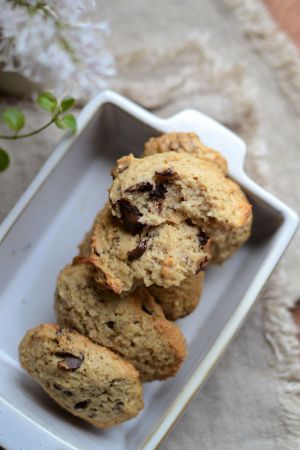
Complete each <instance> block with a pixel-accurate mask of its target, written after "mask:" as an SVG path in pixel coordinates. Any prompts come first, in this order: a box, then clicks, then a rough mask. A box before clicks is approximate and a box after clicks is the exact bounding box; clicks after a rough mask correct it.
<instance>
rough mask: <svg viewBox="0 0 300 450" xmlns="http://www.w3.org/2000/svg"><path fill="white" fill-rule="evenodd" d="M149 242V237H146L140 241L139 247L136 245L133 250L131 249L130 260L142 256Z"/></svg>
mask: <svg viewBox="0 0 300 450" xmlns="http://www.w3.org/2000/svg"><path fill="white" fill-rule="evenodd" d="M147 243H148V239H145V240H144V241H140V242H139V243H138V245H137V247H135V248H134V249H133V250H130V251H129V252H128V253H127V258H128V261H134V260H135V259H138V258H140V257H141V256H142V255H143V254H144V253H145V251H146V250H147Z"/></svg>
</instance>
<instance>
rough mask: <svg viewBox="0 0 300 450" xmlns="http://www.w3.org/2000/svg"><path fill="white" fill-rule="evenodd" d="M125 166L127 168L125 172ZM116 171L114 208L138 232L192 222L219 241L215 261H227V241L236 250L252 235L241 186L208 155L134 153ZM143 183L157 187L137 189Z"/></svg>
mask: <svg viewBox="0 0 300 450" xmlns="http://www.w3.org/2000/svg"><path fill="white" fill-rule="evenodd" d="M119 164H120V167H123V168H124V167H125V169H124V170H122V171H121V172H118V167H119ZM114 175H115V179H114V181H113V183H112V186H111V188H110V193H109V199H110V205H111V211H112V214H113V215H114V216H116V217H118V218H119V219H120V220H121V221H122V222H123V224H124V226H125V227H126V228H127V229H128V230H129V231H130V232H131V233H132V234H136V233H137V232H138V231H137V230H145V229H147V228H148V227H153V226H158V225H162V224H166V223H167V224H177V225H178V224H180V223H182V222H183V221H186V220H190V221H191V222H192V223H194V224H197V225H198V226H200V227H201V228H202V232H204V233H205V234H206V236H208V237H210V238H211V241H212V242H214V246H213V248H212V251H213V253H212V256H213V260H214V262H222V260H223V259H224V255H225V254H226V252H227V250H224V249H223V245H225V244H226V246H227V248H230V252H231V253H232V252H233V251H234V250H236V249H237V248H238V247H239V246H240V245H241V244H242V243H243V242H244V241H245V240H246V239H247V238H248V236H249V234H250V229H251V223H252V211H251V205H250V204H249V202H248V201H247V199H246V197H245V195H244V194H243V192H242V190H241V188H240V187H239V186H238V185H237V184H236V183H235V182H234V181H232V180H230V179H229V178H227V177H225V176H224V174H223V173H222V172H221V171H220V170H219V169H217V168H216V167H215V166H214V165H213V164H211V162H207V161H205V159H201V158H198V157H196V156H194V155H193V154H188V153H174V152H166V153H158V154H153V155H151V156H148V157H145V158H142V159H139V158H134V157H133V156H132V155H129V156H126V157H124V158H121V160H119V162H118V165H117V168H116V169H115V170H114ZM141 183H147V184H151V186H152V190H151V191H150V190H148V191H147V192H140V191H138V190H136V189H133V187H136V186H138V185H141ZM125 205H126V208H125V207H124V206H125ZM129 211H130V214H129ZM133 217H134V220H133ZM129 222H130V223H129Z"/></svg>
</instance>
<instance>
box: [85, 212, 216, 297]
mask: <svg viewBox="0 0 300 450" xmlns="http://www.w3.org/2000/svg"><path fill="white" fill-rule="evenodd" d="M127 220H128V221H130V222H131V223H132V224H133V223H136V217H135V215H134V212H132V211H128V212H127ZM90 249H91V252H90V256H89V261H90V262H91V264H93V266H94V267H95V268H96V269H97V271H96V275H95V279H96V281H97V283H98V284H99V286H102V287H103V288H106V289H110V290H112V291H113V292H115V293H116V294H122V293H123V294H125V293H126V292H128V291H130V290H133V289H134V288H135V287H136V286H138V285H142V284H143V285H146V286H151V285H152V284H156V285H158V286H162V287H166V288H167V287H171V286H179V285H180V283H181V282H182V281H183V280H184V279H185V278H186V277H187V276H189V275H194V274H196V273H198V272H199V271H201V270H203V269H204V268H205V267H206V266H207V264H208V261H209V258H210V251H209V242H208V239H207V238H206V236H205V235H204V234H203V233H202V231H201V229H199V227H197V226H195V225H193V224H191V223H188V222H185V221H183V222H181V223H178V224H172V223H167V222H166V223H164V224H162V225H161V226H157V227H152V228H147V229H141V230H139V233H137V234H134V235H133V234H132V233H131V232H130V231H128V228H126V227H125V226H124V225H123V224H122V222H120V221H119V220H118V219H117V218H115V217H113V216H112V215H111V212H110V209H109V207H108V205H106V206H105V207H104V209H103V210H102V211H101V212H100V213H99V214H98V216H97V218H96V220H95V224H94V227H93V231H92V236H91V240H90Z"/></svg>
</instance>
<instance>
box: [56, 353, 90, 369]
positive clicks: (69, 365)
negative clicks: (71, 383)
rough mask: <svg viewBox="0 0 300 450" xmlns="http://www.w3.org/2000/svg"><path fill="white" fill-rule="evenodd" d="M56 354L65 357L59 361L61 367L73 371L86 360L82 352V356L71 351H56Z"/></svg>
mask: <svg viewBox="0 0 300 450" xmlns="http://www.w3.org/2000/svg"><path fill="white" fill-rule="evenodd" d="M55 356H57V357H58V358H63V359H62V360H61V361H58V363H57V366H58V367H59V368H60V369H65V370H71V371H75V370H77V369H79V367H80V366H81V364H82V363H83V360H84V356H83V355H82V354H81V355H80V356H75V355H73V354H72V353H70V352H56V353H55Z"/></svg>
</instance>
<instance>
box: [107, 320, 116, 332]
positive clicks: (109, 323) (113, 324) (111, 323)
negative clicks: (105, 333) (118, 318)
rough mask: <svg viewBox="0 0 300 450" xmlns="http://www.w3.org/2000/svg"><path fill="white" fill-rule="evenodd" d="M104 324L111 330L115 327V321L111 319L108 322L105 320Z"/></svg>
mask: <svg viewBox="0 0 300 450" xmlns="http://www.w3.org/2000/svg"><path fill="white" fill-rule="evenodd" d="M105 325H106V326H108V328H110V329H111V330H113V329H114V328H115V322H113V321H112V320H109V321H108V322H106V324H105Z"/></svg>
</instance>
